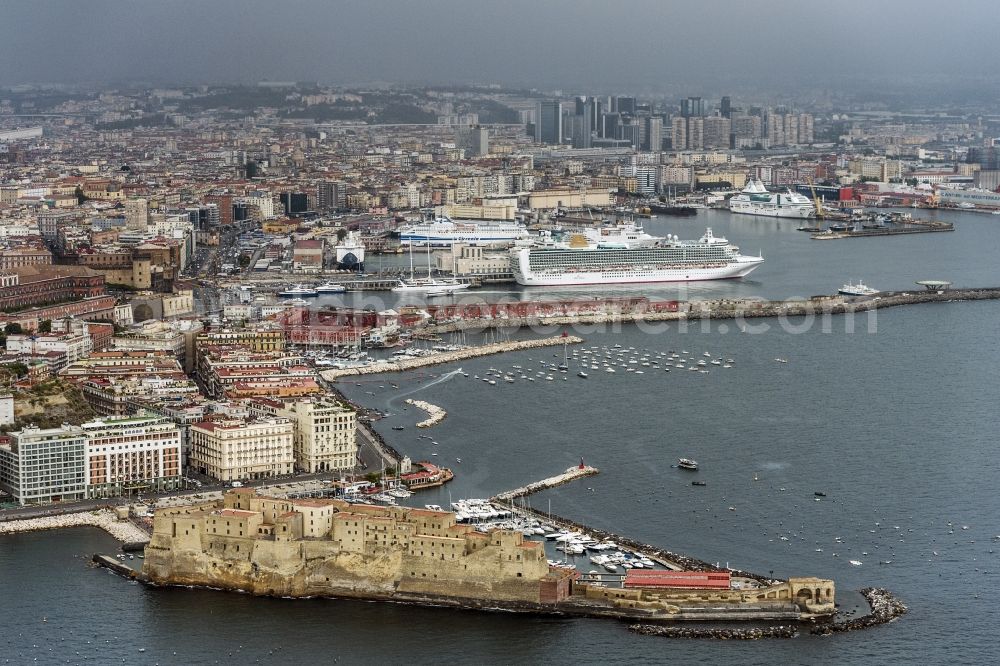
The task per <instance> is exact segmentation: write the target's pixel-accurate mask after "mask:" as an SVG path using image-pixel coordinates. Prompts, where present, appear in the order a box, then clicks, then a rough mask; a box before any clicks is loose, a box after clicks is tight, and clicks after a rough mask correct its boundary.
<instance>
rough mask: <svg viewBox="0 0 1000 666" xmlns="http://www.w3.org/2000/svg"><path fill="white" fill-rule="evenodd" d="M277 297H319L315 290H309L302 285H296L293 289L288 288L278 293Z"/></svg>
mask: <svg viewBox="0 0 1000 666" xmlns="http://www.w3.org/2000/svg"><path fill="white" fill-rule="evenodd" d="M278 296H281V297H287V298H294V297H304V296H319V292H318V291H316V290H315V289H310V288H309V287H307V286H305V285H303V284H297V285H295V286H294V287H289V288H288V289H285V290H284V291H279V292H278Z"/></svg>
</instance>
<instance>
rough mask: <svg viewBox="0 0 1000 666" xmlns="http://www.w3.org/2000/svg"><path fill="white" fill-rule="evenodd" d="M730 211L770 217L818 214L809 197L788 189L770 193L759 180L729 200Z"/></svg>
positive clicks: (797, 216)
mask: <svg viewBox="0 0 1000 666" xmlns="http://www.w3.org/2000/svg"><path fill="white" fill-rule="evenodd" d="M729 210H731V211H732V212H734V213H744V214H747V215H766V216H768V217H796V218H806V217H811V216H812V215H813V213H815V212H816V207H815V206H813V203H812V201H810V200H809V197H807V196H804V195H801V194H799V193H797V192H792V191H791V190H789V189H786V190H785V191H784V192H768V191H767V187H765V186H764V183H762V182H761V181H759V180H751V181H750V182H749V183H747V186H746V187H744V188H743V191H742V192H740V193H739V194H737V195H736V196H734V197H733V198H731V199H730V200H729Z"/></svg>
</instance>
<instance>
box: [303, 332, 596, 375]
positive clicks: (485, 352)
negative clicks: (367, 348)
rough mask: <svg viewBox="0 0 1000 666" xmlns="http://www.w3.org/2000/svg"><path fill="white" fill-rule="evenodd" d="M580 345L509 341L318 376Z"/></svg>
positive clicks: (573, 339) (567, 340) (562, 340)
mask: <svg viewBox="0 0 1000 666" xmlns="http://www.w3.org/2000/svg"><path fill="white" fill-rule="evenodd" d="M581 342H583V338H579V337H577V336H575V335H567V336H557V337H552V338H538V339H535V340H513V341H511V342H493V343H490V344H486V345H480V346H478V347H469V348H467V349H459V350H456V351H450V352H442V353H440V354H434V355H432V356H421V357H418V358H407V359H401V360H394V361H378V362H377V363H373V364H371V365H366V366H364V367H360V368H338V369H334V370H325V371H323V372H321V373H320V375H321V376H322V377H323V379H326V380H327V381H333V380H336V379H338V378H340V377H353V376H357V375H376V374H379V373H383V372H404V371H406V370H415V369H417V368H425V367H428V366H431V365H438V364H440V363H452V362H454V361H463V360H465V359H467V358H478V357H480V356H492V355H493V354H505V353H507V352H512V351H520V350H523V349H537V348H540V347H554V346H556V345H563V344H571V345H575V344H579V343H581Z"/></svg>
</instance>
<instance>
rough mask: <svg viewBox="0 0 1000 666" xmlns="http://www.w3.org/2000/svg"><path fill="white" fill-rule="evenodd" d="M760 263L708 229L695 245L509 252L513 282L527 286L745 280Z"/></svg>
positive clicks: (673, 242) (580, 242) (574, 244)
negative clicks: (742, 278) (743, 278)
mask: <svg viewBox="0 0 1000 666" xmlns="http://www.w3.org/2000/svg"><path fill="white" fill-rule="evenodd" d="M763 262H764V259H763V258H762V257H752V256H744V255H742V254H740V250H739V248H738V247H737V246H735V245H733V244H731V243H730V242H729V241H728V240H726V239H725V238H721V237H716V236H714V235H713V234H712V230H711V229H708V230H707V231H706V232H705V235H704V236H702V237H701V238H700V239H699V240H696V241H695V240H683V241H682V240H679V239H678V238H677V237H676V236H673V237H669V236H668V237H666V238H661V239H660V240H659V241H658V242H656V243H655V244H653V245H647V244H638V245H631V246H620V245H617V244H614V245H611V246H608V245H604V244H601V243H588V242H587V241H586V240H585V239H583V238H581V237H576V238H573V239H571V242H570V243H569V244H563V245H557V246H548V247H544V246H543V247H529V248H521V249H518V250H515V251H514V252H512V254H511V270H512V271H513V273H514V279H515V280H517V283H518V284H522V285H526V286H567V285H588V284H628V283H638V282H689V281H696V280H722V279H728V278H741V277H745V276H747V275H749V274H750V273H751V272H753V271H754V270H755V269H756V268H757V267H758V266H760V265H761V264H762V263H763Z"/></svg>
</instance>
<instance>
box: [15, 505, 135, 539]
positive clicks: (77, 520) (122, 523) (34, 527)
mask: <svg viewBox="0 0 1000 666" xmlns="http://www.w3.org/2000/svg"><path fill="white" fill-rule="evenodd" d="M63 527H97V528H99V529H102V530H104V531H105V532H107V533H108V534H110V535H111V536H112V537H114V538H115V539H117V540H118V541H121V542H122V543H135V542H145V541H149V534H147V533H146V532H145V531H144V530H142V529H141V528H139V527H137V526H136V525H134V524H133V523H131V522H129V521H127V520H118V519H117V518H116V517H115V514H114V513H113V512H112V511H110V510H108V509H100V510H97V511H82V512H80V513H66V514H63V515H60V516H44V517H41V518H24V519H22V520H8V521H6V522H0V535H2V534H18V533H21V532H36V531H39V530H55V529H61V528H63Z"/></svg>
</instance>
